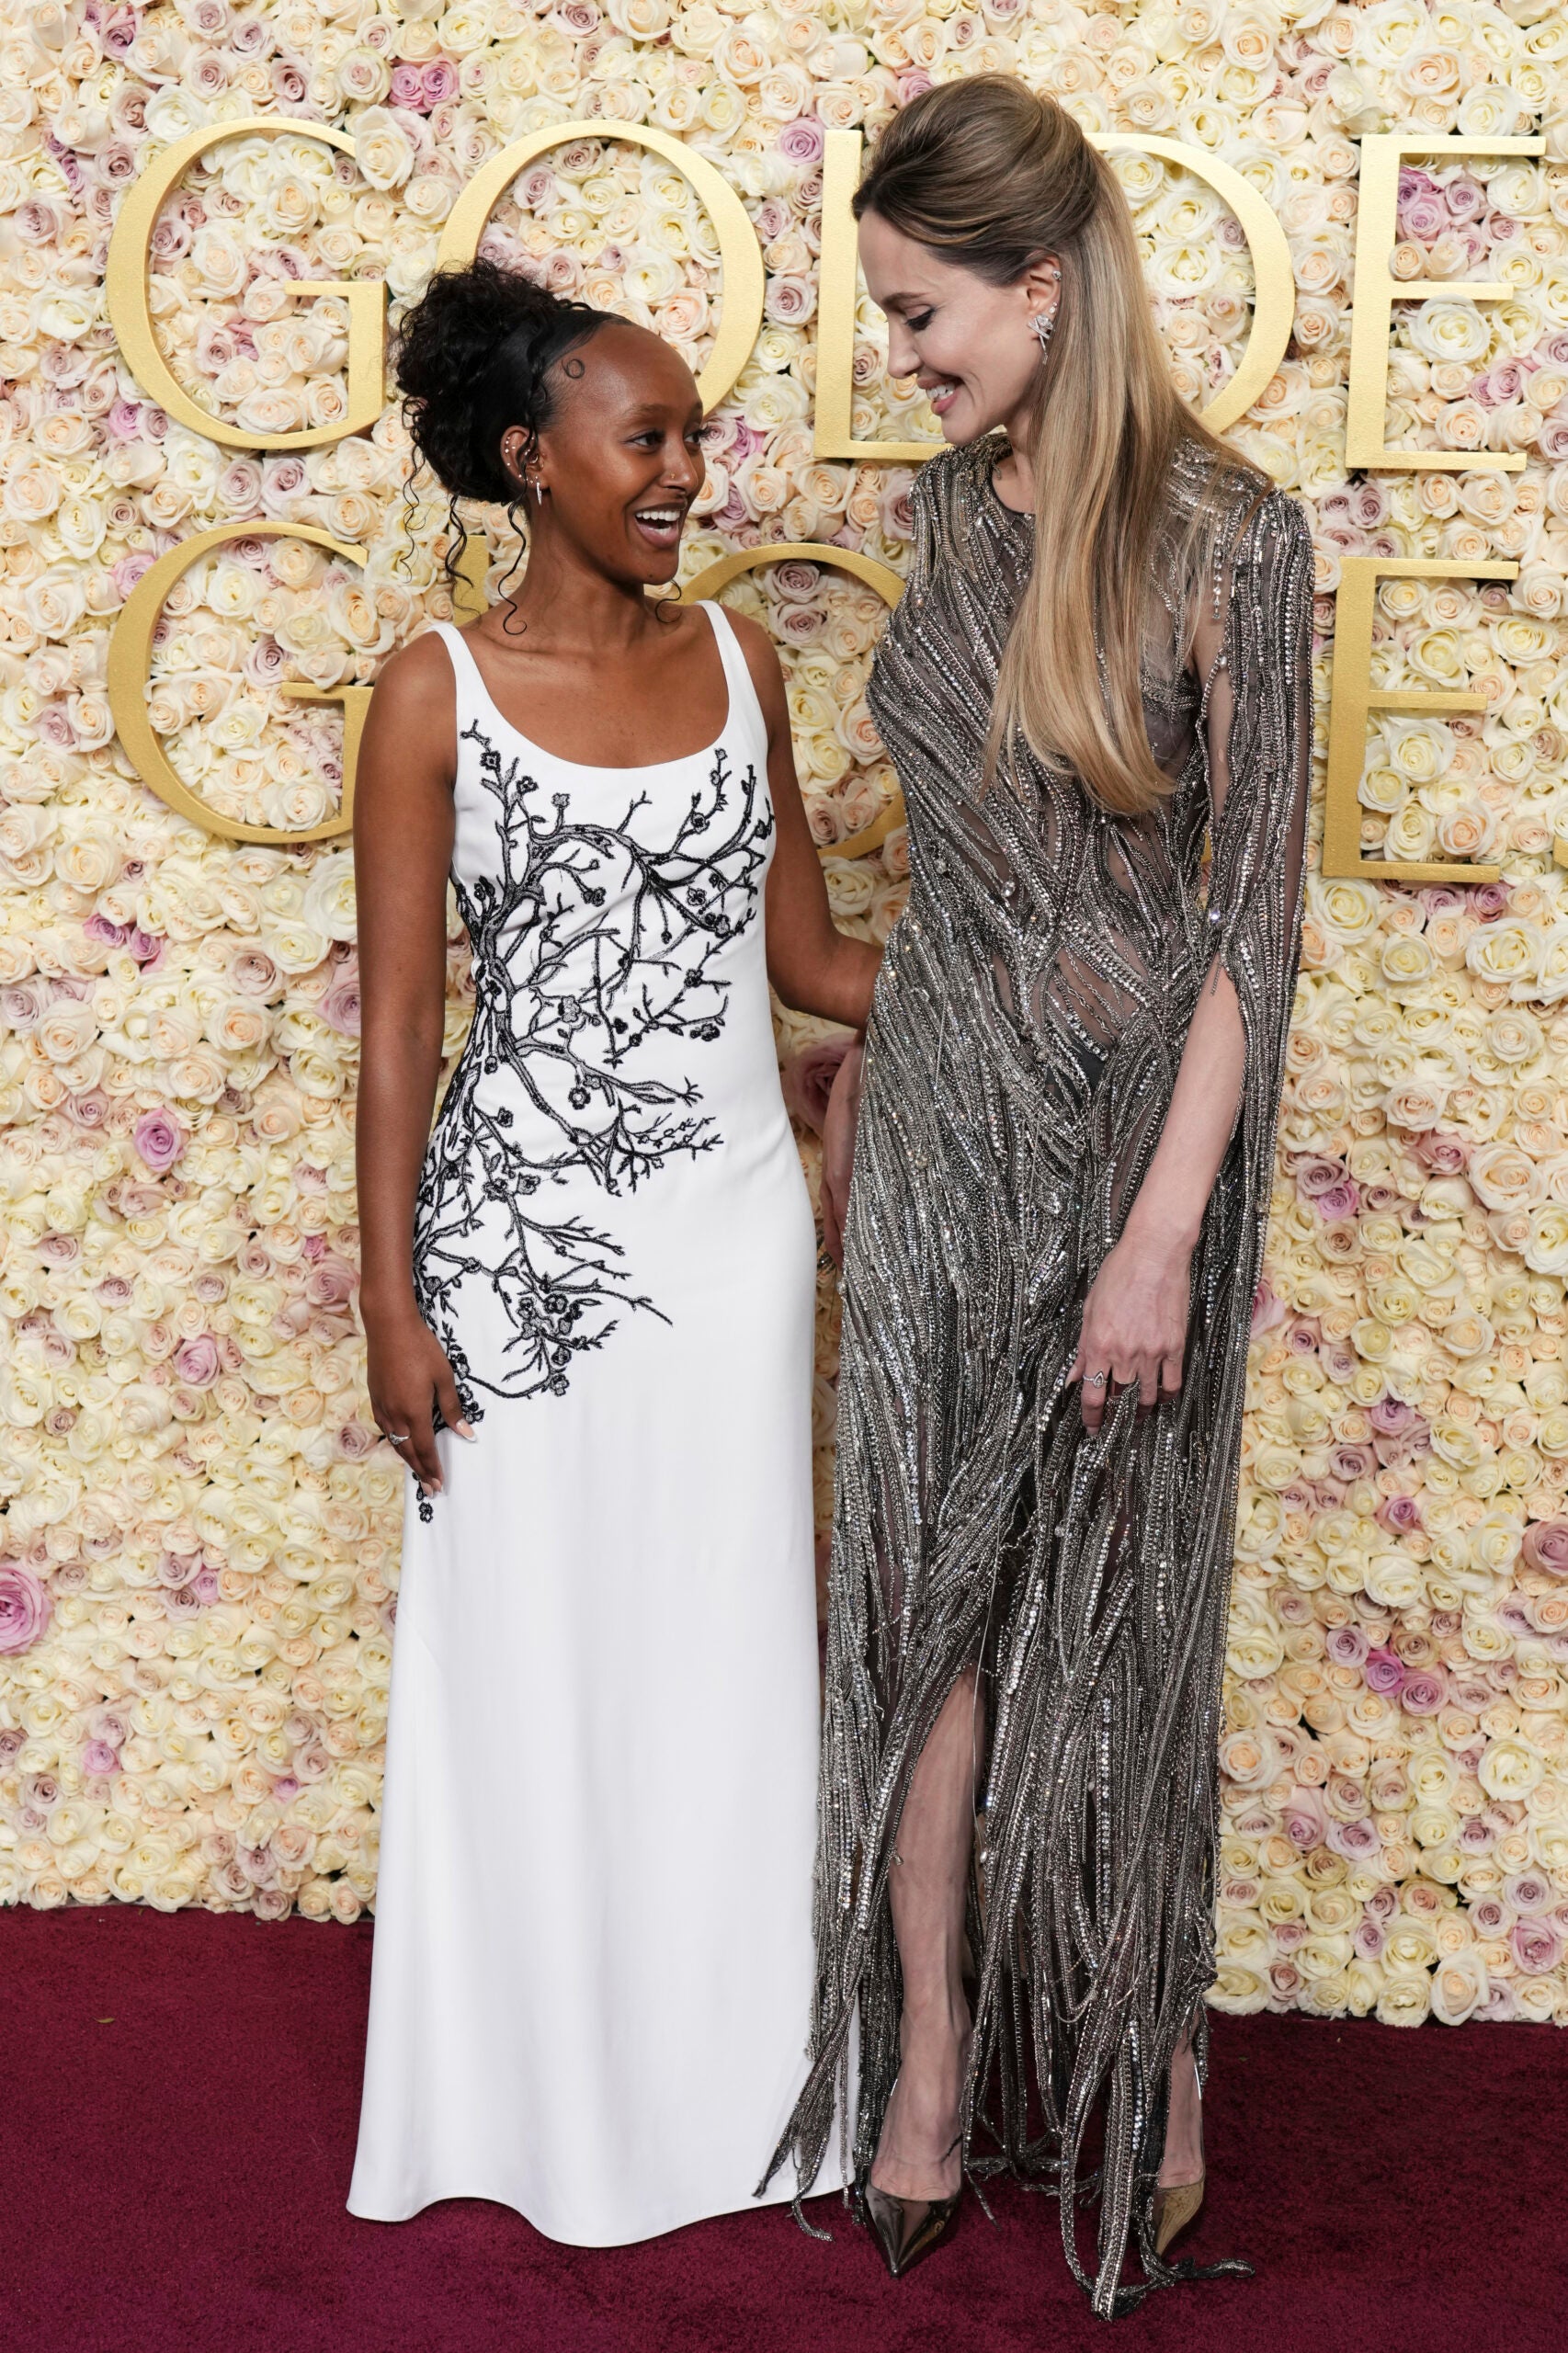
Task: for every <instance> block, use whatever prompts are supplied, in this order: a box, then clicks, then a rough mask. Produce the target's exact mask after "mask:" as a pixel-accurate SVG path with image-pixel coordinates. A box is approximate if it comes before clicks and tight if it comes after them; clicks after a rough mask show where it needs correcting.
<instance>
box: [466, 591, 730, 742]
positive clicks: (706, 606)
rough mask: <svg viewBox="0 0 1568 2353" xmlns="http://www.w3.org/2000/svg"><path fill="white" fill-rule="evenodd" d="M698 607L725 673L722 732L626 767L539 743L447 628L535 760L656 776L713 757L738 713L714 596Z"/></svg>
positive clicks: (493, 709)
mask: <svg viewBox="0 0 1568 2353" xmlns="http://www.w3.org/2000/svg"><path fill="white" fill-rule="evenodd" d="M696 609H697V610H698V611H699V612H702V613H706V614H707V615H708V623H709V627H710V629H711V630H712V631H713V642H714V645H715V646H716V648H717V649H718V654H719V666H720V668H721V669H722V671H723V673H724V695H725V702H724V716H723V719H722V722H721V724H720V728H719V733H717V735H715V736H714V738H713V741H712V742H711V743H710V744H704V745H702V747H701V749H700V750H699V751H696V752H676V754H675V756H674V757H673V758H671V759H667V760H637V761H634V762H631V763H630V764H628V765H625V766H614V765H612V764H610V763H609V762H608V761H603V760H569V759H568V758H567V757H566V756H565V755H564V753H562V752H552V751H551V749H550V747H549V745H546V744H540V743H536V742H535V740H534V738H533V737H532V736H531V735H525V734H524V733H523V731H522V729H521V728H520V727H518V726H517V724H516V722H514V721H512V720H510V719H508V718H507V716H506V712H505V711H504V710H502V708H501V706H500V704H499V703H498V702H497V701H496V699H495V698H494V695H493V694H492V693H491V691H490V688H489V687H488V686H487V684H486V683H485V677H484V673H483V670H482V669H481V668H480V666H479V657H478V655H477V654H475V653H474V650H473V648H472V645H470V643H469V642H468V639H467V636H466V635H465V634H464V632H463V631H462V630H460V628H459V627H458V626H457V624H456V622H454V621H449V622H448V623H447V627H448V628H449V630H450V631H451V632H452V634H453V636H454V637H455V638H456V639H457V641H458V642H459V644H460V646H461V647H462V650H463V653H464V654H466V655H467V657H468V662H469V666H470V667H471V669H472V672H473V676H474V683H475V685H476V686H477V687H478V688H479V691H480V693H481V694H482V695H483V698H484V699H485V701H486V702H487V703H488V704H489V706H490V715H491V717H492V719H498V720H499V721H500V722H501V724H502V726H503V727H504V728H505V729H506V733H507V734H508V735H515V736H516V737H517V741H518V743H519V744H525V745H527V746H528V750H529V751H530V752H532V753H533V755H534V756H535V757H536V759H540V760H549V761H550V762H551V764H552V766H554V767H558V768H571V769H572V770H573V771H574V774H576V775H578V776H653V775H654V774H655V773H656V771H657V770H658V769H660V768H684V767H689V766H690V764H691V762H692V761H693V760H710V759H711V758H712V757H713V755H714V753H715V752H717V751H719V750H720V749H721V748H722V745H723V742H724V738H725V737H726V736H727V735H728V733H729V732H730V723H731V722H732V721H733V718H734V716H735V682H734V678H733V676H732V675H731V670H730V665H729V662H728V660H727V658H726V655H725V649H724V640H723V636H722V632H721V627H720V624H719V622H718V621H717V620H715V619H714V613H713V600H712V598H710V597H699V598H698V599H697V607H696ZM722 609H723V608H722V606H721V607H720V608H719V610H720V611H722Z"/></svg>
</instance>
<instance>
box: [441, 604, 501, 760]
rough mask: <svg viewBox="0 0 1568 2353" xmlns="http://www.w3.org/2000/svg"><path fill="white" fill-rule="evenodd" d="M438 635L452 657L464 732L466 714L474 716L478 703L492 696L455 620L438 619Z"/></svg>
mask: <svg viewBox="0 0 1568 2353" xmlns="http://www.w3.org/2000/svg"><path fill="white" fill-rule="evenodd" d="M434 626H435V631H436V635H437V637H438V638H439V639H440V641H441V642H442V644H443V645H444V646H445V647H446V649H447V652H448V654H449V657H450V659H451V665H452V674H453V676H454V677H455V679H456V681H457V689H458V733H459V735H461V733H462V732H463V722H464V718H465V715H466V716H469V717H472V710H473V706H474V705H475V704H476V703H487V702H488V701H489V700H490V696H489V693H488V691H487V690H486V688H485V684H484V679H483V676H482V674H481V671H480V667H479V665H478V663H477V662H476V661H475V660H474V658H473V656H472V654H471V653H470V652H469V650H468V644H467V641H466V640H465V639H464V636H463V633H462V631H461V630H460V629H459V628H458V626H457V624H456V623H455V622H453V621H437V622H436V623H435V625H434Z"/></svg>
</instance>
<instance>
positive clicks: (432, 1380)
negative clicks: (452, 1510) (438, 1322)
mask: <svg viewBox="0 0 1568 2353" xmlns="http://www.w3.org/2000/svg"><path fill="white" fill-rule="evenodd" d="M360 1313H361V1316H362V1318H363V1321H364V1325H365V1338H366V1341H367V1343H368V1347H369V1375H368V1377H369V1392H370V1411H371V1413H372V1414H373V1415H375V1417H376V1426H377V1427H378V1428H379V1429H380V1430H381V1434H382V1436H383V1437H384V1438H386V1440H387V1442H388V1444H389V1445H390V1446H391V1447H392V1448H393V1449H394V1450H395V1452H396V1453H397V1455H398V1457H399V1459H400V1460H401V1461H403V1462H406V1463H407V1465H408V1467H409V1469H410V1470H411V1471H412V1472H414V1475H415V1478H416V1479H417V1480H418V1482H419V1484H420V1486H421V1487H422V1488H423V1490H424V1492H425V1493H426V1495H439V1494H440V1492H441V1458H440V1456H439V1455H438V1454H437V1451H436V1424H435V1410H434V1409H435V1407H436V1406H437V1405H439V1407H440V1409H441V1418H442V1420H443V1421H444V1422H445V1423H446V1425H447V1427H448V1428H449V1429H452V1430H455V1431H456V1432H457V1434H458V1436H459V1438H472V1436H473V1431H472V1428H471V1427H470V1425H469V1423H468V1421H467V1420H466V1418H465V1417H464V1415H463V1409H462V1403H461V1400H460V1397H459V1395H458V1384H457V1381H456V1379H455V1378H454V1376H453V1373H452V1368H451V1366H450V1364H449V1362H448V1360H447V1352H446V1350H445V1349H444V1348H443V1347H442V1346H441V1344H440V1342H439V1341H438V1340H437V1337H436V1336H435V1334H434V1333H433V1332H432V1331H431V1329H430V1326H429V1325H428V1324H426V1321H425V1319H424V1317H423V1316H422V1315H421V1314H420V1313H419V1310H418V1308H417V1307H416V1306H415V1303H414V1301H413V1300H412V1298H411V1299H410V1300H409V1301H408V1302H407V1303H406V1304H405V1305H403V1306H400V1307H398V1308H396V1309H395V1310H392V1311H391V1312H382V1313H377V1312H375V1311H373V1310H371V1311H367V1310H366V1309H365V1308H364V1306H363V1304H361V1308H360Z"/></svg>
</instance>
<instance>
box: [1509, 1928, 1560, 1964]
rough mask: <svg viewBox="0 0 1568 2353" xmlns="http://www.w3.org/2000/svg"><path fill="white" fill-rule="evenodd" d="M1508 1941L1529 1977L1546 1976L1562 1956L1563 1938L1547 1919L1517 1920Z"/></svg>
mask: <svg viewBox="0 0 1568 2353" xmlns="http://www.w3.org/2000/svg"><path fill="white" fill-rule="evenodd" d="M1508 1942H1509V1944H1510V1946H1511V1947H1512V1948H1513V1954H1514V1959H1515V1960H1516V1961H1517V1962H1518V1964H1519V1967H1520V1969H1521V1970H1522V1971H1523V1972H1524V1973H1525V1975H1526V1976H1527V1977H1544V1976H1545V1974H1546V1972H1547V1971H1548V1970H1549V1969H1555V1968H1556V1966H1557V1963H1558V1961H1559V1960H1560V1959H1561V1958H1562V1938H1561V1937H1560V1936H1559V1935H1558V1933H1557V1931H1556V1929H1555V1928H1554V1927H1552V1926H1551V1922H1550V1921H1547V1920H1516V1921H1515V1923H1514V1925H1513V1927H1512V1928H1511V1929H1510V1930H1509V1931H1508Z"/></svg>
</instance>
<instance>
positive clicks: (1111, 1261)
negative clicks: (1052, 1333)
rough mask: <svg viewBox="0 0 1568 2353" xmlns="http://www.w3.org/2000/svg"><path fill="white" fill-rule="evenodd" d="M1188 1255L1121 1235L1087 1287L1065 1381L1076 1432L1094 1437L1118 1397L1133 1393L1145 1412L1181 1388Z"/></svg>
mask: <svg viewBox="0 0 1568 2353" xmlns="http://www.w3.org/2000/svg"><path fill="white" fill-rule="evenodd" d="M1191 1266H1192V1253H1191V1251H1190V1249H1188V1248H1187V1246H1186V1245H1181V1244H1171V1243H1168V1242H1165V1241H1164V1240H1161V1239H1160V1238H1158V1237H1154V1238H1152V1239H1151V1238H1148V1237H1146V1236H1144V1235H1143V1234H1142V1233H1135V1232H1133V1231H1132V1230H1131V1229H1130V1230H1129V1231H1128V1232H1127V1233H1124V1234H1123V1235H1122V1237H1121V1240H1120V1241H1119V1243H1118V1244H1117V1245H1116V1247H1115V1249H1114V1250H1112V1251H1111V1253H1110V1255H1109V1256H1108V1258H1107V1259H1106V1261H1105V1263H1104V1265H1103V1266H1102V1267H1101V1268H1100V1270H1099V1273H1098V1274H1097V1275H1096V1277H1095V1279H1094V1281H1093V1282H1092V1283H1091V1285H1090V1286H1089V1295H1088V1297H1087V1299H1086V1300H1085V1302H1084V1323H1083V1330H1082V1332H1081V1334H1080V1336H1079V1340H1078V1353H1077V1355H1076V1356H1075V1357H1074V1359H1073V1368H1072V1370H1071V1371H1070V1372H1069V1374H1068V1376H1067V1377H1068V1379H1069V1380H1070V1381H1079V1382H1081V1383H1082V1391H1081V1397H1082V1411H1083V1416H1084V1427H1085V1429H1088V1430H1097V1429H1098V1428H1099V1426H1100V1424H1101V1422H1102V1421H1103V1420H1104V1419H1105V1412H1106V1406H1107V1404H1108V1402H1109V1401H1110V1400H1111V1399H1112V1398H1114V1397H1115V1396H1116V1395H1117V1393H1118V1392H1119V1391H1122V1390H1126V1389H1136V1390H1137V1392H1138V1402H1139V1404H1140V1405H1141V1406H1142V1408H1143V1409H1144V1410H1145V1411H1147V1409H1148V1408H1149V1407H1150V1406H1151V1405H1153V1404H1154V1402H1155V1400H1156V1399H1157V1398H1159V1397H1162V1396H1165V1397H1174V1396H1175V1395H1176V1392H1177V1391H1178V1390H1179V1389H1180V1387H1181V1365H1182V1356H1183V1354H1184V1352H1185V1349H1186V1347H1187V1306H1188V1283H1189V1279H1190V1273H1191Z"/></svg>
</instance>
